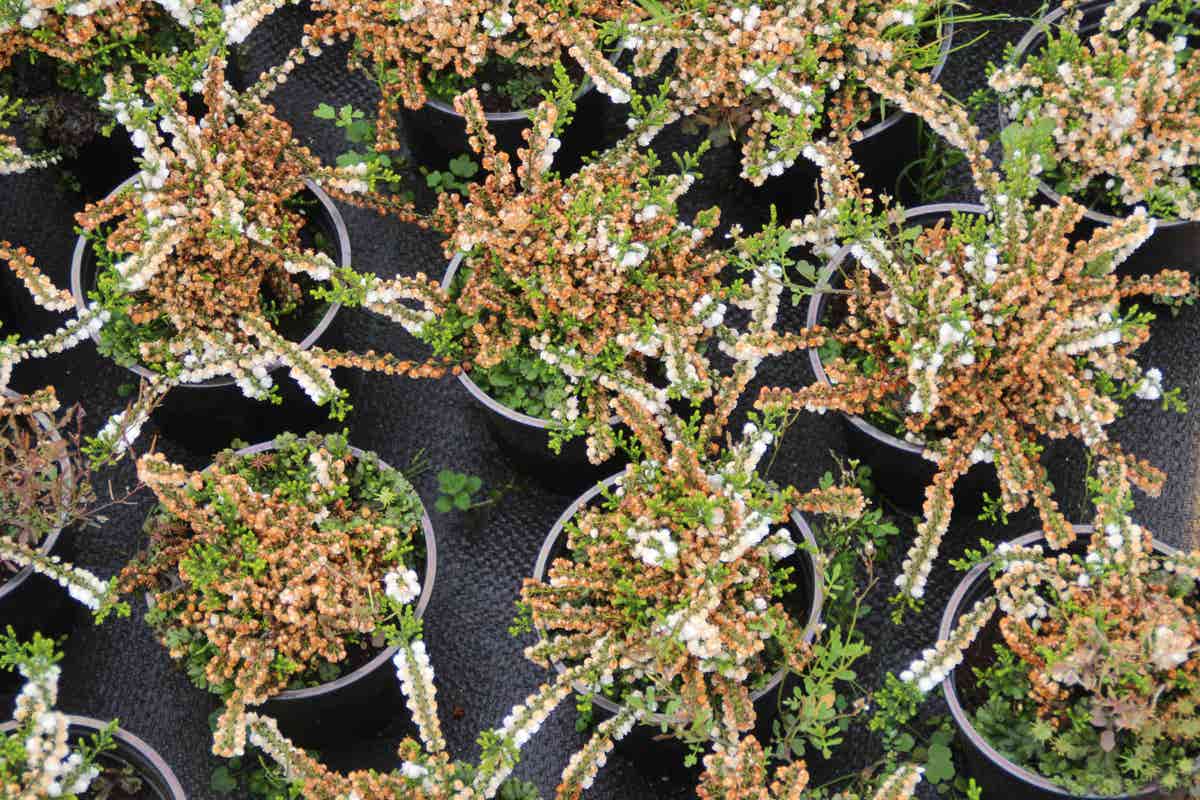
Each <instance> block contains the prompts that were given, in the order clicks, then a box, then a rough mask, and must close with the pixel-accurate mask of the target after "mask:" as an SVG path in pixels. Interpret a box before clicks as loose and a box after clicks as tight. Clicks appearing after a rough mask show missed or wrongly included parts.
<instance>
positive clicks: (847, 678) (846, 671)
mask: <svg viewBox="0 0 1200 800" xmlns="http://www.w3.org/2000/svg"><path fill="white" fill-rule="evenodd" d="M870 650H871V648H870V647H869V646H868V645H867V644H866V643H865V642H864V641H863V640H862V638H861V637H860V636H855V635H854V631H853V630H851V631H850V633H849V635H847V634H845V633H843V631H842V629H841V628H840V627H834V628H831V629H829V630H827V631H826V632H825V633H824V634H823V635H822V637H821V639H820V641H819V642H818V643H817V644H816V645H814V647H813V651H812V656H811V658H810V659H809V661H808V663H807V665H806V667H805V670H804V672H803V674H802V675H800V676H799V684H798V685H797V686H795V687H794V688H793V690H792V694H791V696H790V697H786V698H782V699H781V709H780V714H779V716H778V717H776V718H775V719H774V720H772V723H771V739H772V745H773V748H774V751H775V756H776V758H778V759H780V760H790V759H791V758H792V757H795V758H804V757H805V755H806V754H807V753H808V751H809V749H812V750H813V751H815V752H817V753H820V755H821V757H822V758H830V757H832V755H833V751H834V749H835V748H836V747H838V746H839V745H840V744H841V743H842V741H843V740H844V738H845V734H846V731H847V730H849V728H850V724H851V722H853V720H854V719H855V718H856V717H857V716H858V715H859V714H860V713H861V712H862V710H863V708H864V704H863V702H862V701H861V700H858V701H851V700H850V699H848V698H847V697H846V696H845V695H844V694H840V693H839V685H840V684H851V685H852V684H853V683H854V681H855V680H856V679H857V677H858V676H857V673H855V671H854V670H853V669H851V667H852V666H853V664H854V663H855V662H856V661H858V659H860V658H862V657H863V656H865V655H866V654H867V653H869V652H870Z"/></svg>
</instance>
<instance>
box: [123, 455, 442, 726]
mask: <svg viewBox="0 0 1200 800" xmlns="http://www.w3.org/2000/svg"><path fill="white" fill-rule="evenodd" d="M274 449H276V443H275V440H274V439H272V440H270V441H268V442H259V443H258V444H253V445H250V446H248V447H243V448H241V449H240V450H238V451H237V452H236V455H239V456H248V455H254V454H255V453H262V452H265V451H268V450H274ZM349 450H350V452H351V453H352V454H353V455H354V457H355V458H362V457H364V456H365V455H366V454H367V452H366V451H364V450H360V449H359V448H357V447H355V446H353V445H350V446H349ZM375 457H376V458H378V459H379V464H380V466H382V467H386V468H387V469H391V470H394V471H396V472H399V470H397V469H396V468H395V467H393V466H392V465H391V464H388V463H387V462H386V461H384V460H383V459H382V458H379V456H378V454H375ZM211 466H212V465H211V464H209V467H211ZM205 469H208V467H205ZM413 492H414V494H415V493H416V492H417V490H416V487H413ZM417 502H418V503H420V505H421V532H422V535H423V536H424V537H425V576H424V580H422V581H421V595H420V597H418V598H417V605H416V607H415V610H414V616H415V617H416V618H417V619H421V618H422V617H423V616H424V615H425V609H426V607H428V605H429V600H430V598H431V597H432V596H433V583H434V580H435V579H436V578H437V539H436V537H435V536H434V532H433V522H432V521H430V519H429V512H428V510H426V508H425V503H424V502H422V501H421V496H420V494H417ZM145 597H146V602H147V605H149V603H150V597H151V593H150V592H146V595H145ZM399 649H400V648H399V647H397V646H395V645H392V646H390V647H385V648H383V649H382V650H380V651H379V652H378V653H376V654H375V657H374V658H372V659H371V660H370V661H368V662H366V663H365V664H363V665H361V666H359V667H358V668H357V669H355V670H353V671H351V672H347V673H346V674H345V675H342V676H341V677H339V678H337V679H336V680H332V681H328V682H326V683H322V684H319V685H317V686H309V687H307V688H304V689H285V690H284V691H282V692H280V693H279V694H275V695H271V696H270V697H269V698H267V699H266V701H264V702H263V704H262V705H263V706H266V705H268V704H270V703H277V702H284V703H287V702H295V701H304V700H311V699H313V698H315V697H320V696H322V695H326V694H332V693H333V692H336V691H338V690H340V689H343V688H345V687H346V686H349V685H350V684H352V683H356V682H358V681H359V680H361V679H362V678H365V677H366V676H367V675H369V674H370V673H372V672H374V671H375V670H377V669H379V668H380V667H381V666H383V665H384V664H385V663H386V662H387V661H388V660H389V659H391V658H392V657H393V656H395V655H396V652H397V651H398V650H399Z"/></svg>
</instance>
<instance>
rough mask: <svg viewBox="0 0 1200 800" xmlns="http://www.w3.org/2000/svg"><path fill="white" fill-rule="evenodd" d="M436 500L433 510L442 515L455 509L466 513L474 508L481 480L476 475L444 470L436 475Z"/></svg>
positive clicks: (481, 483)
mask: <svg viewBox="0 0 1200 800" xmlns="http://www.w3.org/2000/svg"><path fill="white" fill-rule="evenodd" d="M437 479H438V499H437V503H436V504H435V505H434V508H436V509H437V510H438V512H440V513H442V514H447V513H449V512H450V511H453V510H455V509H457V510H458V511H467V510H469V509H471V508H474V507H475V506H476V505H477V503H476V502H475V494H476V493H477V492H478V491H479V490H480V489H481V488H482V487H483V479H482V478H480V477H478V476H476V475H467V474H465V473H462V472H455V471H453V470H449V469H444V470H442V471H441V472H439V473H438V476H437Z"/></svg>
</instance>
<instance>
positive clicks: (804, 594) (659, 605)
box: [522, 425, 856, 749]
mask: <svg viewBox="0 0 1200 800" xmlns="http://www.w3.org/2000/svg"><path fill="white" fill-rule="evenodd" d="M771 436H772V434H771V433H770V432H769V431H766V430H760V429H759V428H758V427H757V426H754V425H749V426H747V430H746V431H744V438H743V440H742V441H741V442H740V443H739V446H738V447H737V448H734V449H731V450H727V451H723V453H722V457H721V458H720V459H718V460H717V462H716V463H712V464H703V465H702V469H701V470H700V471H696V470H688V471H685V470H682V469H680V470H679V471H678V472H675V471H673V470H672V469H671V468H670V465H675V464H680V463H681V459H679V458H672V459H671V460H670V461H668V462H667V463H668V465H669V466H667V467H662V466H660V465H659V464H658V462H657V461H656V460H655V459H650V460H648V461H644V462H641V463H639V464H633V465H630V466H629V467H627V468H626V470H625V472H623V473H621V474H618V475H613V476H612V477H611V478H609V479H608V480H606V481H604V482H603V483H601V484H599V485H597V486H596V487H594V488H593V489H591V490H590V491H588V492H585V493H584V494H583V495H581V496H580V497H579V498H578V499H576V500H575V502H573V503H572V504H571V505H570V506H569V507H568V508H567V510H566V511H564V512H563V514H562V516H561V517H559V519H558V521H557V522H555V524H554V526H553V527H552V528H551V529H550V535H549V536H547V538H546V541H545V543H544V544H543V545H542V549H541V551H540V552H539V554H538V560H537V564H536V565H535V567H534V572H533V578H532V579H531V580H529V581H526V585H525V588H524V589H523V590H522V602H523V603H524V604H525V606H526V607H527V608H528V609H529V614H530V620H531V622H532V624H533V625H534V626H535V627H536V628H537V630H538V632H539V635H540V636H541V637H542V638H543V639H544V640H545V641H544V642H543V645H542V649H543V650H546V651H549V650H551V649H553V650H554V651H555V652H561V653H562V654H561V655H557V656H553V657H551V660H552V661H553V665H554V667H555V668H556V669H558V670H560V671H561V670H563V669H565V668H566V666H565V664H567V663H571V662H572V661H573V660H574V659H575V658H577V657H578V656H580V655H582V654H583V653H585V652H586V651H587V646H586V642H587V641H592V640H594V637H599V636H601V635H604V634H605V633H606V632H607V630H605V629H607V628H609V627H611V628H614V629H619V630H621V631H622V635H624V636H626V637H627V641H628V643H629V644H628V647H629V649H627V650H626V651H625V656H624V658H623V660H622V667H621V669H620V670H615V671H614V673H613V675H612V676H608V675H606V676H605V677H606V679H608V678H611V680H608V681H607V682H606V683H604V685H603V686H602V688H601V690H600V691H599V692H597V693H595V694H594V695H592V694H589V695H585V696H584V698H583V700H582V701H581V702H580V703H579V705H581V706H582V707H583V708H586V709H589V710H591V711H592V712H593V713H595V714H596V715H597V716H598V718H599V719H600V720H609V719H613V718H617V717H620V718H622V719H624V718H626V717H628V716H629V715H630V714H631V713H632V711H631V710H627V709H624V708H623V706H624V705H625V704H627V703H628V704H631V705H632V706H634V707H635V708H636V710H637V711H638V712H639V714H640V717H641V719H640V720H639V721H640V722H641V724H642V725H643V726H644V727H643V728H642V729H641V730H642V731H643V732H644V734H645V735H643V736H639V737H636V739H635V741H636V742H637V744H638V749H642V748H644V747H645V746H647V745H648V744H649V740H650V738H651V737H652V736H653V735H654V734H655V733H657V732H668V731H670V732H672V733H674V734H675V735H678V736H680V737H681V739H682V740H683V741H685V742H687V743H702V742H706V741H707V740H708V739H709V738H710V736H711V734H712V731H711V728H710V727H709V726H710V725H711V724H712V723H713V720H712V719H710V718H708V717H706V716H704V715H701V714H696V715H692V714H691V711H690V709H693V708H695V707H696V706H697V700H698V698H699V697H700V696H705V697H708V698H709V702H699V703H698V705H699V706H700V707H702V708H705V709H709V712H708V713H710V714H715V713H717V710H718V708H719V707H730V706H731V707H737V708H743V709H745V710H746V711H747V712H749V709H750V708H751V707H752V708H753V711H752V712H749V713H751V714H752V715H753V716H755V717H756V719H755V720H754V724H753V725H752V726H751V727H753V728H755V729H756V730H757V731H758V733H759V735H760V738H762V736H763V735H764V734H765V732H766V731H768V730H769V729H770V722H771V718H772V717H773V715H774V711H775V709H776V706H777V698H776V695H777V694H778V693H780V692H781V691H782V688H783V683H784V680H785V678H786V677H787V676H788V673H789V672H790V671H791V670H793V669H795V670H797V671H800V670H802V669H803V663H804V659H805V658H806V655H807V652H806V651H807V647H808V646H809V645H811V644H812V643H813V639H814V638H815V637H816V635H817V633H818V631H819V629H820V625H821V605H822V601H823V596H824V591H823V585H822V577H821V573H820V567H819V565H818V557H817V550H816V541H815V540H814V539H813V534H812V531H811V529H810V528H809V525H808V522H807V520H805V518H804V517H803V516H802V515H801V513H800V511H799V509H800V508H805V509H808V510H818V511H828V510H830V507H831V506H833V507H836V508H839V509H841V510H849V509H852V508H853V506H854V504H855V502H856V501H855V500H854V498H853V497H851V496H846V497H842V496H833V495H831V494H828V493H825V494H822V495H820V496H819V497H804V498H801V497H800V496H799V495H798V494H795V493H794V492H790V491H787V490H780V489H778V488H777V487H773V486H771V485H770V484H769V483H768V482H767V481H766V480H764V479H762V478H761V477H760V476H759V475H758V474H757V472H755V469H756V466H757V465H756V464H750V463H748V462H749V461H750V460H752V458H753V455H754V453H755V452H762V451H763V450H765V447H766V443H768V442H769V441H771ZM745 469H748V470H749V472H746V471H744V470H745ZM731 470H743V471H740V472H738V474H737V475H731ZM714 476H715V477H714ZM710 479H712V480H711V481H710ZM696 480H700V481H709V482H717V483H719V484H720V486H721V487H722V489H726V488H727V489H728V490H727V491H717V492H713V491H711V490H706V489H705V487H702V486H699V485H698V484H696V483H695V481H696ZM701 504H703V507H702V508H701ZM847 507H849V509H848V508H847ZM685 508H686V509H687V511H686V512H685V511H684V509H685ZM788 508H791V509H792V510H791V511H790V513H789V512H788V511H787V509H788ZM739 516H740V519H741V522H740V523H735V522H734V520H736V519H738V518H739ZM664 520H665V521H664ZM716 520H722V522H716ZM724 521H728V524H726V523H725V522H724ZM706 523H707V524H706ZM738 524H740V526H741V527H735V526H736V525H738ZM775 525H778V526H779V527H775V528H773V526H775ZM655 526H659V527H655ZM722 528H725V529H727V531H726V533H723V534H719V535H718V536H717V537H716V538H714V539H713V540H712V541H704V539H705V538H706V537H709V536H711V535H712V534H714V533H716V532H717V531H718V530H719V529H722ZM698 531H699V532H698ZM742 535H745V536H746V537H748V538H753V539H756V540H757V541H756V543H755V544H754V545H752V546H749V547H747V548H744V549H743V548H741V547H740V546H735V545H737V542H738V541H739V537H740V536H742ZM722 547H725V548H726V551H721V548H722ZM714 548H715V550H714ZM736 550H742V552H741V553H740V554H738V555H736V556H734V555H733V554H734V551H736ZM718 553H719V558H720V561H721V563H723V564H729V565H730V566H729V567H728V569H729V570H730V572H731V574H730V576H729V577H728V578H727V579H726V583H727V585H724V586H721V587H713V592H714V596H713V597H712V598H711V602H714V603H717V607H716V608H715V609H710V610H708V611H707V612H706V611H705V610H704V609H705V608H706V605H705V604H706V603H707V602H709V599H708V598H702V599H698V600H697V602H695V603H692V604H689V603H687V602H685V601H686V599H687V598H688V597H689V595H690V594H691V593H694V592H695V591H696V585H697V583H696V581H698V580H699V579H700V576H702V575H703V574H704V572H705V571H706V570H709V569H711V568H712V566H713V564H714V563H716V559H717V557H718ZM726 558H729V560H728V561H726ZM760 563H762V564H767V565H769V569H754V568H752V567H751V565H753V564H760ZM750 574H754V575H755V577H754V579H750V577H749V576H750ZM775 583H778V584H779V585H780V586H784V585H787V586H790V587H791V590H790V591H788V592H787V593H786V594H785V595H784V596H783V597H782V599H781V600H779V601H778V602H776V601H775V598H776V597H778V595H779V594H781V592H778V591H775V590H774V589H773V585H774V584H775ZM584 586H587V587H590V588H587V589H582V588H581V587H584ZM648 586H653V587H654V589H655V591H654V595H653V596H650V595H649V594H648V593H647V592H646V591H645V589H646V587H648ZM637 587H640V588H637ZM739 591H744V592H745V595H744V596H743V595H741V594H739V593H738V592H739ZM717 593H719V594H720V597H719V598H718V597H717V596H716V594H717ZM746 598H750V599H746ZM754 598H761V600H762V602H761V603H760V602H759V601H758V600H756V599H754ZM743 600H744V602H742V601H743ZM767 603H770V605H769V606H768V605H766V604H767ZM671 609H677V610H676V611H671ZM710 616H712V617H717V618H720V619H721V620H723V623H722V624H724V623H726V622H727V623H728V625H730V626H731V628H730V631H733V630H741V629H743V628H749V629H761V630H762V631H764V632H767V631H774V632H776V633H775V634H774V635H773V637H772V638H768V639H767V640H766V641H763V640H760V639H758V638H757V637H755V638H753V639H752V640H751V641H752V643H753V645H754V648H755V649H756V650H757V651H758V652H756V653H737V654H732V655H729V656H728V657H726V655H725V653H724V650H723V648H722V647H721V646H720V645H719V642H720V641H722V640H727V639H728V636H729V635H732V634H731V633H729V632H723V631H722V630H721V628H720V626H717V625H713V624H711V623H710V622H709V621H708V620H709V617H710ZM585 619H590V620H592V621H593V624H586V625H585V624H581V623H582V621H583V620H585ZM597 620H603V622H602V623H599V622H596V621H597ZM647 625H649V627H647ZM585 631H586V632H587V635H586V636H584V632H585ZM635 642H637V643H640V644H635ZM681 651H686V653H687V654H688V655H687V657H688V658H690V657H691V656H692V655H699V656H700V657H701V665H702V666H701V669H702V670H704V671H708V668H713V669H717V668H718V667H717V666H716V665H717V662H718V661H721V662H722V663H724V662H725V661H728V662H729V668H728V671H729V672H731V673H739V674H744V675H745V677H744V679H741V680H735V681H723V680H720V679H716V678H714V680H713V681H712V682H711V683H709V684H708V685H705V681H703V680H701V679H700V678H699V677H698V675H697V674H691V675H689V674H685V673H684V671H683V670H680V671H679V672H678V673H677V674H673V673H672V672H671V670H669V669H664V668H665V666H666V664H667V663H668V662H671V661H675V660H676V659H678V658H679V657H680V656H681V654H682V653H681ZM705 658H707V659H713V660H712V661H705V660H704V659H705ZM540 660H541V661H542V662H544V661H545V660H546V659H545V658H542V659H540ZM722 672H724V670H722ZM618 673H620V674H618ZM660 675H661V677H660ZM637 676H641V677H637ZM726 677H728V676H726ZM673 678H678V680H672V679H673ZM677 684H678V685H677ZM697 684H699V685H697ZM648 690H650V695H651V697H652V698H653V699H652V700H651V701H647V700H646V694H647V691H648ZM728 691H733V692H735V695H726V692H728ZM698 693H699V694H698ZM717 698H721V699H720V701H719V702H716V701H717Z"/></svg>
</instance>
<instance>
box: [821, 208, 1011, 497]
mask: <svg viewBox="0 0 1200 800" xmlns="http://www.w3.org/2000/svg"><path fill="white" fill-rule="evenodd" d="M956 211H957V212H961V213H967V214H982V213H984V209H983V206H979V205H974V204H971V203H937V204H934V205H927V206H918V207H917V208H914V209H911V210H909V211H908V212H907V213H906V214H905V216H904V219H905V221H906V222H907V221H913V222H916V223H918V224H932V223H934V222H936V221H937V220H939V219H947V218H949V216H950V215H951V214H952V213H954V212H956ZM849 256H850V248H849V247H848V246H847V247H843V248H842V249H841V250H839V251H838V252H837V253H836V254H834V256H833V258H832V259H831V260H830V262H829V264H827V265H826V267H825V269H824V270H823V271H822V277H821V280H822V283H828V282H832V281H837V280H838V279H839V276H840V271H839V270H840V268H841V266H842V263H843V262H844V261H845V260H846V259H847V258H848V257H849ZM829 297H830V296H829V295H828V294H826V293H823V292H822V293H818V294H814V295H813V296H812V299H810V300H809V303H808V317H807V323H808V327H810V328H812V327H816V326H817V325H818V324H819V323H820V322H821V319H822V317H823V316H824V314H825V309H826V305H827V303H828V301H829ZM808 360H809V363H810V364H811V365H812V370H813V373H814V374H815V375H816V377H817V380H818V381H820V382H821V383H825V384H829V383H830V381H829V377H828V376H827V375H826V374H825V367H824V366H823V365H822V364H821V356H820V353H819V352H818V351H817V349H816V348H811V349H810V350H809V351H808ZM842 419H843V421H844V422H845V423H846V445H847V449H848V450H849V451H850V455H851V456H852V457H854V458H857V459H859V460H860V461H861V462H862V463H864V464H866V465H867V466H869V467H871V474H872V477H873V479H874V481H875V485H876V487H878V489H879V491H880V492H882V493H883V494H884V496H885V497H887V498H888V499H889V500H891V501H892V502H893V503H894V504H895V505H897V506H899V507H900V508H901V509H904V510H906V511H917V510H920V508H921V507H922V506H923V505H924V503H925V489H926V487H928V486H929V485H930V484H931V483H933V477H934V475H935V474H937V464H936V463H935V462H933V461H932V460H930V459H928V458H926V457H925V455H924V453H925V446H924V445H923V444H920V443H915V442H909V441H906V440H904V439H901V438H899V437H897V436H893V435H892V434H890V433H887V432H885V431H881V430H880V429H879V428H876V427H875V426H874V425H872V424H871V423H869V422H867V421H866V420H865V419H863V418H862V417H859V416H857V415H853V414H843V415H842ZM998 489H999V483H998V482H997V479H996V473H995V469H994V468H993V467H992V465H991V464H985V463H979V464H975V465H974V466H972V467H971V468H970V469H969V470H968V471H967V473H966V474H965V475H963V476H962V477H960V478H959V479H958V481H957V483H955V486H954V498H955V503H954V504H955V508H956V509H957V510H962V511H965V512H972V511H978V509H979V508H981V507H982V497H983V493H984V492H985V491H987V492H990V493H991V494H992V495H993V496H995V495H996V494H997V493H998Z"/></svg>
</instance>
